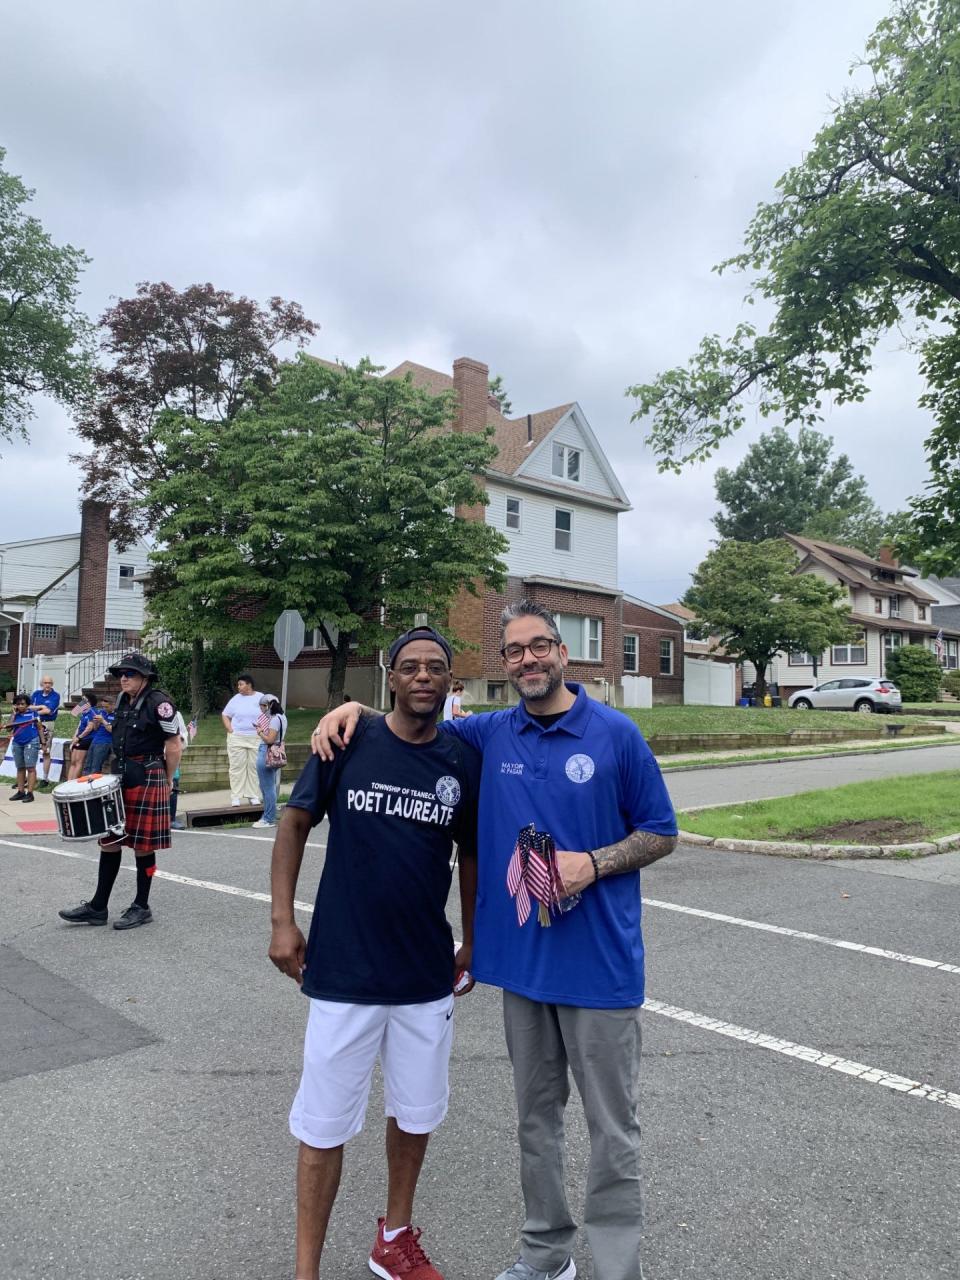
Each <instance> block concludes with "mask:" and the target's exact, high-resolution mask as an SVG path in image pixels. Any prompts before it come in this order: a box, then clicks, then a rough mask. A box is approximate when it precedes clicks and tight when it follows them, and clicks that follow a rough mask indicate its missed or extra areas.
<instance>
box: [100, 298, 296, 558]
mask: <svg viewBox="0 0 960 1280" xmlns="http://www.w3.org/2000/svg"><path fill="white" fill-rule="evenodd" d="M100 325H101V330H102V338H101V342H100V349H101V351H102V352H103V354H104V355H105V356H106V357H107V363H106V364H105V366H104V367H102V368H100V369H99V370H97V371H96V373H95V374H94V388H95V395H94V399H93V402H92V404H91V405H90V407H89V408H87V409H86V410H85V411H84V413H83V415H82V416H81V417H80V418H79V419H78V421H77V423H76V430H77V434H78V435H79V436H80V438H81V440H83V441H85V442H86V443H87V444H89V445H91V446H92V451H91V452H90V453H85V454H81V455H79V456H77V457H76V458H75V461H76V462H78V463H79V465H80V467H81V469H82V471H83V475H84V489H85V490H86V491H87V492H88V493H91V494H96V496H97V497H98V498H99V499H100V500H101V501H104V502H109V503H110V505H111V508H112V516H111V534H112V536H113V537H114V538H115V539H116V540H117V541H118V542H119V543H120V545H121V546H123V545H124V543H128V542H131V541H133V540H134V539H135V538H137V537H141V536H143V535H145V534H149V533H151V532H152V531H153V530H154V529H155V528H156V525H157V522H158V520H159V518H160V517H161V515H162V514H163V513H162V512H159V511H156V510H153V509H152V508H151V506H150V505H149V503H146V501H145V495H146V494H147V493H148V492H149V490H150V488H151V487H152V486H153V485H154V484H155V482H157V481H158V480H162V479H163V478H165V476H166V475H167V462H166V453H165V449H164V447H163V444H162V442H161V441H160V439H159V438H158V436H157V434H156V430H155V428H156V425H157V421H158V419H159V417H160V415H161V414H162V413H164V412H172V413H174V414H182V415H183V417H184V418H185V419H186V418H190V419H194V420H197V421H201V422H222V423H226V422H230V421H232V419H233V418H234V417H235V416H236V415H237V414H238V413H239V412H240V410H241V409H242V408H244V407H245V406H246V405H248V404H250V403H251V402H252V401H254V400H255V399H256V398H257V397H258V396H259V395H261V394H263V392H265V391H267V390H268V389H269V388H270V387H271V386H272V385H273V382H274V379H275V377H276V374H277V370H278V368H279V365H280V357H279V356H278V354H277V351H278V348H281V347H283V346H284V345H292V346H293V347H303V346H304V345H305V343H306V342H307V340H308V339H309V338H310V337H311V336H312V335H313V334H314V333H316V331H317V328H318V326H317V325H316V324H314V322H313V321H312V320H308V319H307V317H306V316H305V315H304V314H303V310H302V309H301V307H300V306H299V304H297V303H296V302H285V301H284V300H283V299H282V298H270V299H269V301H268V302H267V304H266V306H265V307H263V306H260V304H259V303H257V302H253V301H252V300H251V299H249V298H237V297H235V296H234V295H233V294H232V293H230V292H228V291H227V290H225V289H215V288H214V287H213V285H212V284H195V285H191V286H190V287H189V288H188V289H184V290H182V291H178V290H176V289H174V288H173V287H172V285H169V284H162V283H161V284H140V285H138V286H137V292H136V295H135V296H134V297H132V298H122V299H121V300H120V301H119V302H117V303H116V305H115V306H113V307H111V308H110V309H109V310H108V311H107V312H105V314H104V315H103V317H102V318H101V320H100Z"/></svg>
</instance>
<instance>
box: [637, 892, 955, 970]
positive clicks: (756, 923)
mask: <svg viewBox="0 0 960 1280" xmlns="http://www.w3.org/2000/svg"><path fill="white" fill-rule="evenodd" d="M643 905H644V906H645V907H660V908H661V909H662V910H664V911H679V912H681V913H682V914H683V915H688V916H699V917H700V918H701V919H703V920H716V921H718V922H719V923H720V924H736V925H739V926H740V927H741V929H757V930H759V931H760V932H761V933H776V934H779V935H780V936H781V937H784V938H798V939H800V941H801V942H821V943H823V944H824V945H825V946H828V947H838V948H839V949H840V950H841V951H859V952H861V953H862V954H863V955H867V956H877V957H878V958H879V959H881V960H899V961H900V962H901V963H902V964H915V965H919V966H920V968H922V969H937V970H939V972H940V973H956V974H960V964H947V963H946V961H943V960H927V959H925V958H924V957H923V956H911V955H907V954H905V953H904V952H902V951H887V950H885V949H884V948H883V947H868V946H867V945H866V944H865V943H863V942H845V941H844V940H843V939H842V938H827V937H824V936H823V934H820V933H808V932H807V931H806V930H804V929H788V928H786V927H785V926H784V925H780V924H765V923H764V922H763V921H762V920H741V919H740V917H739V916H727V915H724V914H723V913H722V912H720V911H703V910H701V909H700V908H699V907H684V906H681V904H680V903H679V902H663V901H661V900H660V899H658V898H644V900H643Z"/></svg>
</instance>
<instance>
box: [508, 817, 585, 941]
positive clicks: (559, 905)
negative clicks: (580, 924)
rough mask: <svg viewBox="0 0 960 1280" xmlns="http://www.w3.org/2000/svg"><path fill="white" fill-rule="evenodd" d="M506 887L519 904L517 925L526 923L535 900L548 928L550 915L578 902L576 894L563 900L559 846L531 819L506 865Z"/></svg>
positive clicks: (540, 917)
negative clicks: (558, 859) (539, 829)
mask: <svg viewBox="0 0 960 1280" xmlns="http://www.w3.org/2000/svg"><path fill="white" fill-rule="evenodd" d="M507 889H508V890H509V892H510V895H511V897H512V898H513V900H514V902H515V903H516V907H517V924H519V925H521V926H523V925H525V924H526V923H527V920H528V919H529V917H530V909H531V906H532V903H533V902H536V903H537V917H538V919H539V921H540V924H541V926H542V927H544V928H549V926H550V923H551V921H550V917H551V915H553V914H555V913H556V912H560V911H564V910H566V909H567V908H568V907H572V906H575V905H576V902H577V901H579V894H577V895H575V897H574V898H572V899H571V898H563V901H562V902H561V897H562V895H563V893H564V887H563V881H562V880H561V878H560V872H559V870H558V868H557V846H556V844H555V843H554V840H553V836H551V835H550V834H549V833H548V832H546V831H537V830H536V828H535V827H534V824H533V823H532V822H531V823H530V825H529V826H528V827H524V828H523V829H522V830H521V832H520V834H519V835H518V836H517V843H516V845H515V846H514V850H513V856H512V857H511V859H510V865H509V866H508V867H507Z"/></svg>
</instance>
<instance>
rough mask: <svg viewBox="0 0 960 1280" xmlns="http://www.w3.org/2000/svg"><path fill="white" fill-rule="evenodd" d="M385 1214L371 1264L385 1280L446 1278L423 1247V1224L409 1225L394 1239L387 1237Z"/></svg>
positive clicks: (378, 1221)
mask: <svg viewBox="0 0 960 1280" xmlns="http://www.w3.org/2000/svg"><path fill="white" fill-rule="evenodd" d="M384 1222H385V1219H384V1218H379V1219H378V1220H377V1241H376V1244H375V1245H374V1246H373V1250H372V1252H371V1254H370V1261H369V1262H368V1264H367V1265H368V1266H369V1268H370V1270H371V1271H372V1272H373V1274H374V1275H375V1276H381V1277H382V1280H443V1276H442V1275H441V1274H440V1272H439V1271H438V1270H437V1268H436V1267H435V1266H434V1265H433V1263H432V1262H431V1261H430V1259H429V1258H428V1257H427V1255H426V1254H425V1253H424V1252H423V1249H421V1247H420V1228H419V1227H418V1228H417V1229H416V1231H414V1229H413V1227H405V1228H404V1229H403V1231H401V1232H400V1234H399V1235H398V1236H397V1237H396V1238H395V1239H393V1240H384V1238H383V1224H384Z"/></svg>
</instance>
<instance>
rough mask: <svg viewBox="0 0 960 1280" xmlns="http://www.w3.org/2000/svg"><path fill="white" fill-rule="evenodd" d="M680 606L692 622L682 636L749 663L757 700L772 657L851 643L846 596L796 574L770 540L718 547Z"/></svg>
mask: <svg viewBox="0 0 960 1280" xmlns="http://www.w3.org/2000/svg"><path fill="white" fill-rule="evenodd" d="M683 603H684V604H685V605H686V606H687V608H688V609H691V610H692V611H693V613H694V614H695V615H696V619H697V620H696V622H695V623H692V624H688V628H689V629H691V630H692V631H693V632H694V633H695V634H698V635H702V636H713V637H715V638H716V640H717V643H718V645H719V646H721V647H722V648H724V649H726V651H727V652H728V653H729V654H731V655H732V656H734V657H736V658H738V659H739V660H740V661H741V662H743V661H747V662H751V663H753V666H754V667H755V668H756V671H757V685H756V690H757V697H758V698H762V697H763V695H764V694H765V693H766V688H767V684H766V674H765V673H766V669H767V665H768V663H769V662H770V661H771V659H772V658H773V657H774V656H775V655H776V654H777V653H779V652H784V653H822V652H823V650H824V649H826V648H827V647H828V645H831V644H840V643H842V642H843V641H844V640H846V639H848V638H849V636H850V635H851V628H850V622H849V613H850V603H849V598H848V596H847V593H846V591H845V590H844V589H843V588H842V587H839V586H835V585H831V584H830V583H827V582H824V581H823V580H822V579H821V578H817V577H816V576H815V575H814V574H812V573H797V556H796V552H795V551H794V550H793V549H792V548H791V547H790V546H789V545H788V544H787V543H785V542H782V541H779V540H777V539H773V540H771V541H768V542H720V543H718V545H717V546H716V547H714V549H713V550H712V551H710V552H709V553H708V554H707V556H706V558H705V559H704V560H703V561H702V562H701V564H700V565H699V566H698V568H697V571H696V573H694V575H693V585H692V586H691V587H690V588H689V589H688V590H687V593H686V595H685V596H684V597H683Z"/></svg>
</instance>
